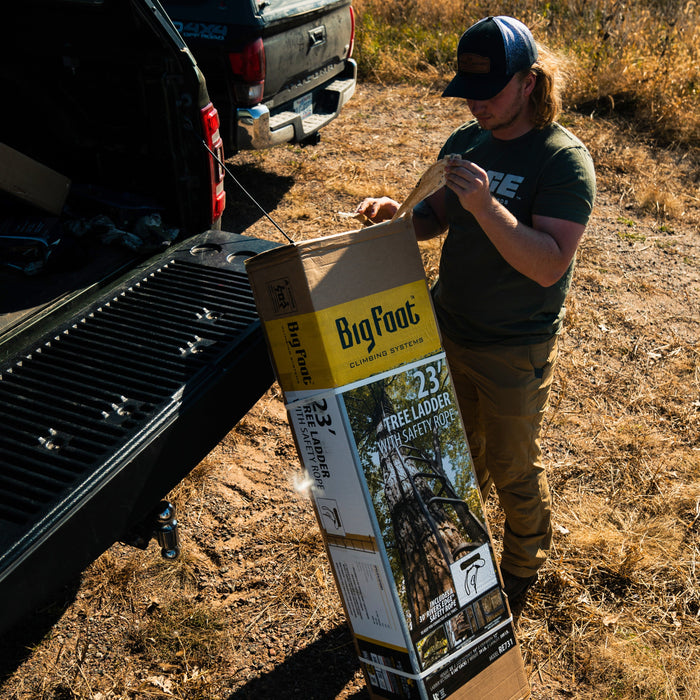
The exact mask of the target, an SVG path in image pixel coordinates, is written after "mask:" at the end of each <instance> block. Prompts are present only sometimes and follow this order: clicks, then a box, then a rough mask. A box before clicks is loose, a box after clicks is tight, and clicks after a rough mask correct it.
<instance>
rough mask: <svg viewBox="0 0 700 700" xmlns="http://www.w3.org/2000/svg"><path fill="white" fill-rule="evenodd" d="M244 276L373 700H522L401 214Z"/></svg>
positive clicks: (508, 630) (494, 572) (458, 428)
mask: <svg viewBox="0 0 700 700" xmlns="http://www.w3.org/2000/svg"><path fill="white" fill-rule="evenodd" d="M247 271H248V276H249V279H250V282H251V286H252V288H253V294H254V297H255V300H256V305H257V307H258V312H259V314H260V316H261V319H262V321H263V325H264V328H265V334H266V337H267V341H268V346H269V350H270V355H271V358H272V362H273V364H274V366H275V370H276V374H277V378H278V381H279V383H280V386H281V388H282V390H283V392H284V396H285V403H286V408H287V412H288V416H289V421H290V424H291V426H292V431H293V434H294V439H295V442H296V445H297V450H298V453H299V456H300V459H301V461H302V462H303V464H304V466H305V468H306V471H307V473H308V476H309V481H310V483H311V494H312V500H313V503H314V508H315V511H316V516H317V519H318V523H319V526H320V529H321V532H322V534H323V537H324V542H325V546H326V551H327V553H328V557H329V560H330V562H331V565H332V569H333V572H334V575H335V579H336V583H337V586H338V589H339V591H340V594H341V599H342V602H343V606H344V609H345V612H346V615H347V618H348V621H349V624H350V627H351V629H352V632H353V637H354V641H355V646H356V650H357V653H358V655H359V658H360V662H361V665H362V668H363V671H364V673H365V678H366V680H367V684H368V688H369V691H370V695H371V697H373V698H422V699H424V700H428V699H430V700H438V699H440V698H451V699H454V700H458V699H461V698H464V699H467V698H468V700H487V699H488V700H516V699H520V698H525V697H528V696H529V689H528V683H527V679H526V676H525V672H524V668H523V662H522V657H521V654H520V650H519V646H518V644H517V641H516V639H515V636H514V631H513V623H512V618H511V615H510V612H509V609H508V605H507V601H506V598H505V596H504V595H503V593H502V590H501V585H500V579H499V575H498V569H497V565H496V561H495V556H494V552H493V546H492V542H491V539H490V536H489V531H488V526H487V523H486V520H485V518H484V513H483V508H482V503H481V499H480V495H479V490H478V485H477V482H476V479H475V476H474V472H473V468H472V462H471V455H470V452H469V447H468V444H467V440H466V437H465V434H464V429H463V426H462V422H461V418H460V415H459V409H458V407H457V402H456V398H455V395H454V391H453V388H452V383H451V379H450V374H449V370H448V367H447V362H446V360H445V355H444V352H443V351H442V348H441V343H440V335H439V332H438V328H437V324H436V321H435V316H434V313H433V309H432V304H431V300H430V294H429V290H428V286H427V282H426V279H425V274H424V271H423V266H422V262H421V258H420V253H419V250H418V246H417V243H416V239H415V234H414V232H413V226H412V222H411V219H410V215H408V216H402V217H400V218H398V219H397V220H395V221H392V222H388V223H385V224H379V225H376V226H370V227H367V228H365V229H362V230H359V231H351V232H347V233H342V234H337V235H333V236H328V237H326V238H322V239H315V240H311V241H306V242H303V243H299V244H296V245H288V246H283V247H280V248H276V249H273V250H271V251H267V252H264V253H262V254H260V255H257V256H255V257H253V258H250V259H249V260H248V262H247Z"/></svg>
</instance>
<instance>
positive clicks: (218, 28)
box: [173, 22, 228, 41]
mask: <svg viewBox="0 0 700 700" xmlns="http://www.w3.org/2000/svg"><path fill="white" fill-rule="evenodd" d="M173 24H174V25H175V27H176V29H177V31H178V32H180V34H181V35H182V37H183V38H184V39H213V40H214V41H223V40H224V39H225V38H226V33H227V31H228V27H227V26H226V25H225V24H203V23H201V22H173Z"/></svg>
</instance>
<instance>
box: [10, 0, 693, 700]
mask: <svg viewBox="0 0 700 700" xmlns="http://www.w3.org/2000/svg"><path fill="white" fill-rule="evenodd" d="M355 5H356V8H357V9H358V39H357V49H356V57H357V58H358V60H359V62H360V68H361V74H362V83H361V84H360V86H359V87H358V91H357V94H356V95H355V97H354V98H353V99H352V100H351V102H350V103H349V104H348V105H347V107H346V109H345V111H344V112H343V114H342V115H341V116H340V117H339V118H338V119H337V120H336V121H335V122H333V123H332V124H331V125H330V126H329V127H328V128H327V129H326V131H325V132H324V135H323V138H322V140H321V143H320V144H319V145H318V146H316V147H313V148H300V147H297V146H289V147H284V148H279V149H274V150H271V151H268V152H260V153H246V154H240V155H238V156H236V157H234V158H232V159H230V161H229V165H230V166H231V167H232V172H233V173H234V174H235V175H236V177H237V178H239V179H240V180H241V181H242V182H244V183H245V184H246V187H247V188H248V190H249V191H250V192H252V193H253V194H254V195H255V196H256V198H257V199H258V201H259V202H260V204H261V205H262V206H263V207H264V208H265V209H266V210H267V211H269V212H270V214H271V216H272V217H273V218H274V220H275V221H276V222H278V223H279V224H280V225H281V226H282V228H283V229H284V230H285V231H286V232H287V233H288V234H289V235H290V236H291V237H292V238H294V239H295V240H301V239H305V238H310V237H314V236H319V235H324V234H328V233H337V232H340V231H342V230H345V229H346V228H347V227H348V222H347V220H346V219H344V218H342V217H341V216H339V212H348V211H352V210H353V209H354V207H355V206H356V205H357V203H358V202H359V201H360V200H361V199H362V198H363V197H365V196H368V195H382V194H387V195H390V196H393V197H395V198H397V199H399V200H400V199H402V198H404V197H405V196H406V195H407V194H408V192H409V191H410V189H411V188H412V187H413V185H414V184H415V182H416V181H417V180H418V178H419V176H420V174H421V173H422V172H423V170H424V169H425V168H426V167H427V166H428V165H429V164H430V163H431V162H432V161H433V159H434V158H435V156H436V154H437V151H438V149H439V148H440V146H441V145H442V143H443V141H444V140H445V138H446V137H447V136H448V135H449V133H450V132H451V130H452V129H453V128H455V127H456V126H457V125H459V124H460V123H461V122H462V121H464V120H465V119H467V118H468V113H467V110H466V106H465V105H464V104H463V103H461V102H460V101H456V100H446V99H442V98H440V90H441V87H442V86H443V85H444V84H445V81H446V78H447V76H448V75H449V73H450V71H451V65H452V63H451V61H452V58H453V53H454V48H455V46H456V41H457V39H458V37H459V33H460V32H461V30H462V29H463V28H464V27H465V26H467V25H468V24H469V23H471V22H472V21H473V20H475V19H478V18H479V17H480V16H483V15H485V14H488V12H492V13H493V12H494V10H493V3H486V2H483V1H482V2H476V3H472V4H470V6H469V10H468V12H465V11H464V10H463V5H462V3H458V2H451V1H450V0H445V2H443V3H441V4H440V5H439V7H437V6H436V4H434V3H432V2H431V1H430V0H407V1H405V2H400V3H399V2H397V1H395V0H394V1H388V0H384V2H381V3H380V2H378V0H356V2H355ZM487 8H492V9H490V10H489V9H487ZM498 14H516V16H519V17H521V18H523V19H524V20H526V21H528V22H529V23H530V25H531V26H533V27H534V28H535V34H536V36H537V37H538V38H540V39H542V40H544V41H545V42H546V43H547V44H548V45H549V46H550V47H551V48H553V49H556V50H558V51H565V52H566V54H567V56H568V58H569V72H570V79H571V83H570V87H569V89H568V90H567V93H566V96H567V105H568V108H567V110H566V111H565V113H564V115H563V116H562V120H561V121H562V122H563V123H564V124H565V125H566V126H567V127H569V128H571V129H572V130H573V131H575V132H576V133H577V134H578V135H579V136H580V137H581V138H582V139H583V140H584V142H585V143H586V144H587V145H588V146H589V148H590V150H591V153H592V155H593V157H594V160H595V163H596V169H597V174H598V185H599V195H598V200H597V203H596V209H595V211H594V215H593V218H592V221H591V223H590V225H589V228H588V231H587V233H586V235H585V237H584V240H583V242H582V244H581V248H580V251H579V255H578V263H577V271H576V274H575V281H574V285H573V288H572V292H571V295H570V299H569V302H568V305H567V320H566V323H565V331H564V334H563V337H562V343H561V350H560V360H559V365H558V369H557V372H556V377H555V384H554V388H553V393H552V399H551V403H550V406H549V409H548V412H547V416H546V423H545V428H544V435H543V443H544V449H545V458H546V463H547V467H548V470H549V475H550V484H551V487H552V491H553V496H554V524H555V540H554V547H553V551H552V553H551V557H550V560H549V561H548V562H547V564H546V565H545V567H544V569H543V572H542V576H541V578H540V581H539V582H538V584H537V585H536V587H535V588H534V589H533V590H532V592H531V595H530V596H529V597H528V599H527V603H526V605H525V607H524V609H523V611H522V613H521V615H520V617H519V619H518V623H517V628H516V630H517V635H518V639H519V641H520V644H521V650H522V653H523V658H524V660H525V665H526V669H527V673H528V677H529V680H530V685H531V688H532V697H533V698H535V699H536V700H563V699H565V698H574V699H576V700H602V699H606V700H607V699H610V700H633V699H634V700H652V699H653V700H660V699H662V698H663V699H670V700H697V698H700V663H699V662H698V659H699V658H700V572H699V571H698V566H699V565H700V347H699V346H698V338H699V336H700V234H699V233H698V226H699V225H700V175H699V173H700V167H699V166H700V157H699V156H700V150H699V149H698V145H699V143H700V139H699V138H698V135H699V133H700V132H699V131H698V124H700V106H699V105H698V89H700V83H699V82H698V65H699V63H700V32H699V31H698V9H697V8H696V6H695V4H694V3H692V2H688V3H672V2H660V1H659V2H643V3H637V4H635V5H634V6H633V7H632V6H631V5H630V4H623V3H615V2H607V3H603V2H592V3H586V2H583V1H581V2H574V1H573V0H571V1H569V2H562V3H557V2H552V3H536V2H528V1H525V2H520V3H515V2H512V3H507V2H503V3H499V4H498ZM227 190H228V192H229V204H228V208H227V214H226V216H227V221H225V225H227V227H229V228H232V230H240V221H241V219H244V220H246V221H250V222H251V225H250V226H249V227H248V228H247V229H246V233H248V234H250V235H253V236H259V237H262V238H270V239H273V240H280V237H279V233H278V232H277V231H276V229H275V228H274V227H273V226H272V224H271V223H270V222H269V221H268V220H266V219H265V218H263V217H260V216H259V215H258V214H257V213H256V211H257V210H256V208H255V207H254V206H253V205H252V204H251V203H249V202H248V201H246V199H245V198H244V196H243V195H241V194H238V193H237V190H236V186H235V184H234V183H233V182H232V181H231V182H228V183H227ZM439 247H440V241H439V240H437V241H432V242H430V243H427V244H421V251H422V254H423V258H424V262H425V268H426V273H427V275H428V277H429V278H432V277H434V275H435V274H436V270H437V260H438V256H439ZM301 477H302V475H301V473H300V467H299V462H298V459H297V457H296V453H295V450H294V446H293V443H292V439H291V434H290V431H289V428H288V426H287V422H286V416H285V412H284V406H283V404H282V400H281V396H280V393H279V390H278V388H277V386H276V385H274V386H273V387H272V388H271V389H270V391H269V392H268V393H267V394H266V395H265V396H263V397H262V398H261V399H260V401H259V402H258V403H257V404H256V406H255V407H254V408H253V409H252V410H251V412H250V413H249V414H248V415H247V416H246V417H245V419H244V420H243V421H241V423H240V424H239V425H238V426H236V427H235V428H234V429H233V430H232V431H231V433H230V434H229V435H228V436H227V438H226V439H225V440H224V441H222V443H221V444H220V445H219V446H218V447H217V448H216V449H215V450H214V451H213V452H212V453H211V454H210V455H209V456H208V457H207V459H205V460H204V462H203V463H202V464H201V465H199V466H198V467H197V469H196V470H195V471H194V472H193V473H192V475H191V476H190V477H189V478H188V479H187V480H186V481H185V482H183V483H182V484H181V485H180V486H179V487H178V488H177V489H176V490H175V492H174V493H172V494H171V497H172V499H173V500H174V501H175V502H176V504H177V506H178V509H179V520H180V524H181V530H182V539H183V545H184V553H183V556H182V557H181V559H180V560H179V561H176V562H166V561H163V560H161V559H160V557H159V554H158V552H157V547H156V546H155V545H154V544H152V545H151V547H150V548H149V549H148V550H147V551H146V552H142V551H139V550H133V549H130V548H128V547H125V546H122V545H115V546H114V547H112V548H111V549H110V550H108V551H107V552H106V553H105V554H104V555H103V556H102V557H101V558H100V559H98V560H97V561H96V562H95V563H94V564H93V565H92V566H91V567H89V569H88V570H87V571H86V572H85V573H84V575H83V577H82V579H81V581H80V582H78V584H77V585H76V588H75V589H74V590H72V591H70V592H69V593H70V595H69V596H68V597H67V599H66V601H65V602H64V603H63V604H61V605H57V606H56V607H54V608H52V609H51V610H48V611H45V612H46V616H47V618H48V619H49V620H50V624H45V626H44V627H43V628H42V630H41V632H42V634H41V635H37V633H36V631H35V630H32V633H31V634H27V635H26V637H25V636H23V635H21V634H18V636H17V638H16V639H13V640H9V642H6V643H5V642H3V644H2V645H1V646H0V660H1V661H2V663H1V664H0V700H72V699H74V698H76V699H80V700H127V699H128V700H141V699H142V698H143V699H146V698H148V699H150V698H158V699H161V698H162V699H165V698H178V699H180V700H214V699H216V700H239V699H242V698H256V699H263V700H264V699H266V698H306V699H314V700H316V699H317V700H326V699H328V700H330V699H332V698H342V699H347V698H353V699H354V700H361V699H362V698H367V694H366V690H365V689H364V684H363V681H362V677H361V674H360V672H359V670H358V664H357V661H356V659H355V655H354V651H353V648H352V645H351V640H350V636H349V633H348V630H347V627H346V624H345V618H344V614H343V611H342V607H341V605H340V600H339V597H338V595H337V592H336V590H335V585H334V582H333V577H332V575H331V572H330V570H329V566H328V563H327V560H326V556H325V554H324V551H323V548H322V544H321V540H320V535H319V531H318V528H317V526H316V523H315V519H314V516H313V514H312V511H311V506H310V504H309V500H308V497H307V495H306V494H305V493H304V492H303V490H300V489H299V488H298V487H297V484H298V483H299V482H300V481H301V480H302V479H301ZM487 514H488V519H489V522H490V525H491V528H492V530H493V533H494V539H495V543H496V548H497V549H498V544H499V532H500V524H501V513H500V510H499V507H498V504H497V502H496V501H495V499H493V498H492V500H490V501H489V502H488V503H487ZM47 575H50V572H47Z"/></svg>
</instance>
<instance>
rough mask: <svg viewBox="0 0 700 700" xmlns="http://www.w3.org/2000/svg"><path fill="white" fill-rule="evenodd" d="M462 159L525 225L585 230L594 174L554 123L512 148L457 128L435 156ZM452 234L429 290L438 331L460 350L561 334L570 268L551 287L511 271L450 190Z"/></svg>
mask: <svg viewBox="0 0 700 700" xmlns="http://www.w3.org/2000/svg"><path fill="white" fill-rule="evenodd" d="M453 153H455V154H460V155H461V156H462V157H463V158H465V159H467V160H470V161H472V162H474V163H476V164H477V165H478V166H480V167H481V168H483V169H484V170H485V171H486V172H487V173H488V176H489V182H490V187H491V192H492V194H493V196H494V197H495V198H496V199H497V200H498V201H499V202H500V203H501V204H503V205H504V206H505V207H506V208H507V209H508V210H510V211H511V212H512V213H513V214H514V215H515V217H516V218H517V219H518V220H520V221H521V222H523V223H524V224H526V225H528V226H531V225H532V216H533V214H536V215H541V216H548V217H554V218H557V219H565V220H567V221H575V222H577V223H580V224H584V225H585V224H586V223H587V222H588V219H589V217H590V214H591V210H592V209H593V201H594V198H595V172H594V168H593V161H592V159H591V156H590V154H589V153H588V151H587V150H586V147H585V146H584V145H583V144H582V143H581V142H580V141H579V140H578V139H577V138H576V137H575V136H574V135H573V134H571V133H570V132H569V131H567V130H566V129H565V128H564V127H562V126H560V125H559V124H556V123H554V124H551V125H550V126H548V127H545V128H544V129H534V130H532V131H530V132H528V133H527V134H525V135H524V136H521V137H519V138H517V139H513V140H510V141H500V140H498V139H495V138H493V136H492V135H491V132H489V131H485V130H483V129H481V128H480V127H479V125H478V124H477V123H476V121H471V122H468V123H467V124H464V125H463V126H461V127H460V128H459V129H457V130H456V131H455V132H454V133H453V134H452V135H451V136H450V137H449V139H448V140H447V142H446V143H445V145H444V146H443V148H442V150H441V152H440V157H443V156H445V155H449V154H453ZM446 207H447V218H448V222H449V231H448V234H447V237H446V239H445V242H444V245H443V249H442V256H441V260H440V276H439V278H438V281H437V283H436V284H435V287H434V288H433V300H434V304H435V311H436V314H437V317H438V320H439V321H440V326H441V328H442V330H443V332H445V333H446V334H447V335H448V336H449V337H450V338H451V339H452V340H453V341H455V342H457V343H461V344H463V345H483V344H493V343H505V344H523V345H527V344H531V343H536V342H540V341H543V340H546V339H547V338H550V337H551V336H552V335H554V334H556V333H558V332H559V330H560V328H561V322H562V319H563V316H564V300H565V298H566V294H567V292H568V290H569V286H570V284H571V275H572V272H573V267H574V261H572V262H571V265H570V266H569V269H568V270H567V271H566V272H565V273H564V275H563V276H562V278H561V279H560V280H559V281H558V282H557V283H556V284H554V285H552V286H551V287H542V286H540V285H539V284H537V282H534V281H533V280H531V279H529V278H528V277H526V276H525V275H523V274H521V273H520V272H518V271H517V270H515V269H514V268H513V267H511V266H510V265H509V264H508V263H507V262H506V261H505V260H504V259H503V257H502V256H501V254H500V253H499V252H498V251H497V250H496V248H495V246H494V245H493V244H492V243H491V241H490V240H489V238H488V237H487V236H486V234H485V233H484V232H483V230H482V229H481V227H480V226H479V225H478V224H477V222H476V219H475V218H474V217H473V216H472V215H471V214H470V213H469V212H468V211H466V210H465V209H463V208H462V206H461V205H460V203H459V200H458V198H457V196H456V195H455V194H454V193H453V192H452V191H451V190H449V189H447V199H446Z"/></svg>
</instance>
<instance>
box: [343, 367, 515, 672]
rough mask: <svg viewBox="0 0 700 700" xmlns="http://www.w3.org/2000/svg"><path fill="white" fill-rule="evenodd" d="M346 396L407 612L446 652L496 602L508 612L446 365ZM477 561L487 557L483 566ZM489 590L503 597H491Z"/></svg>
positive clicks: (417, 635)
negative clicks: (486, 598) (491, 598)
mask: <svg viewBox="0 0 700 700" xmlns="http://www.w3.org/2000/svg"><path fill="white" fill-rule="evenodd" d="M344 399H345V405H346V409H347V412H348V418H349V421H350V425H351V428H352V431H353V434H354V436H355V441H356V444H357V449H358V454H359V458H360V462H361V466H362V469H363V471H364V474H365V478H366V481H367V485H368V489H369V491H370V495H371V498H372V502H373V506H374V510H375V513H376V516H377V520H378V522H379V527H380V529H381V532H382V539H383V541H384V545H385V547H386V551H387V555H388V557H389V561H390V566H391V569H392V574H393V577H394V581H395V582H396V586H397V590H398V592H399V596H400V598H401V602H402V606H403V609H404V615H405V617H406V621H407V624H408V626H409V628H410V630H411V634H412V636H413V638H414V641H416V643H417V648H418V649H419V651H420V656H421V657H422V658H423V660H424V662H425V659H427V658H428V657H430V656H432V655H434V653H435V649H443V653H446V652H447V651H448V650H449V649H452V648H454V647H455V646H456V645H458V644H460V643H462V642H464V641H465V640H468V639H470V638H473V637H474V636H475V635H476V634H477V632H478V631H479V630H481V629H483V628H484V627H485V626H488V624H489V623H490V622H491V621H493V619H494V616H493V615H492V614H491V613H492V612H493V611H494V610H497V611H500V612H505V609H504V606H503V602H502V599H501V596H500V592H499V590H498V588H497V587H495V588H494V586H495V584H496V578H495V573H494V572H495V567H494V562H493V557H492V554H491V552H490V549H489V538H488V533H487V530H486V526H485V520H484V515H483V511H482V506H481V501H480V499H479V494H478V486H477V484H476V482H475V478H474V475H473V471H472V463H471V455H470V453H469V448H468V446H467V443H466V439H465V437H464V432H463V428H462V425H461V422H460V420H459V413H458V411H457V408H456V406H457V404H456V401H455V397H454V393H453V390H452V386H451V384H450V380H449V374H448V370H447V364H446V362H445V361H444V359H437V360H433V361H431V362H429V363H427V364H422V365H419V366H413V367H409V368H408V369H405V370H404V371H402V372H399V373H395V374H391V375H385V376H383V377H380V378H378V379H375V380H374V381H371V382H368V383H366V384H363V385H362V386H359V387H356V388H354V389H352V390H350V391H348V392H346V393H345V394H344ZM484 552H485V554H484ZM472 560H473V562H472ZM487 560H488V561H487ZM477 562H481V563H482V565H483V564H488V565H487V566H485V567H484V570H483V573H482V572H481V570H480V567H479V566H478V565H476V563H477ZM455 572H456V573H457V576H459V577H460V578H459V580H457V576H455ZM489 589H493V590H494V592H495V595H496V597H497V600H496V601H489V600H486V601H482V598H484V594H485V593H487V591H489ZM472 602H473V603H474V610H472V609H471V603H472ZM497 614H498V613H497ZM423 638H425V639H423ZM421 640H423V641H421ZM431 649H432V651H430V653H423V652H424V651H425V652H428V651H429V650H431ZM439 655H440V654H438V656H439Z"/></svg>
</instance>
